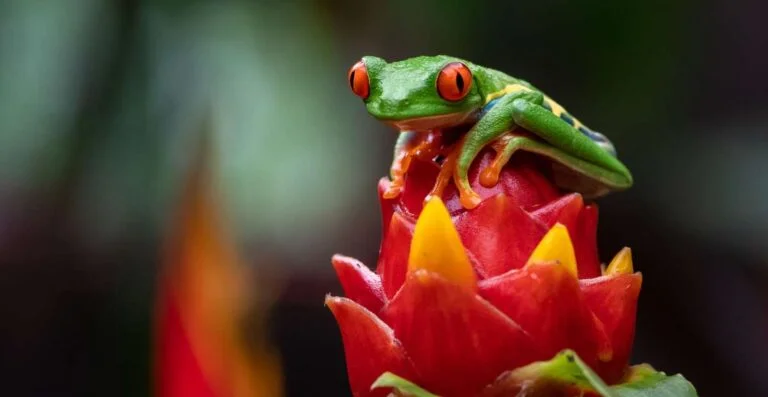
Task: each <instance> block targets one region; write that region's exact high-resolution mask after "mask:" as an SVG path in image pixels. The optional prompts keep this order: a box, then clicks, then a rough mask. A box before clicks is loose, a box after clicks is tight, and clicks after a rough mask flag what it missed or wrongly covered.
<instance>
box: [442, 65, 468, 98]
mask: <svg viewBox="0 0 768 397" xmlns="http://www.w3.org/2000/svg"><path fill="white" fill-rule="evenodd" d="M470 88H472V72H470V71H469V68H468V67H467V65H465V64H463V63H461V62H453V63H449V64H448V65H445V67H444V68H443V70H441V71H440V74H438V75H437V93H438V94H440V96H441V97H442V98H443V99H445V100H446V101H451V102H455V101H458V100H460V99H462V98H464V97H465V96H467V93H469V89H470Z"/></svg>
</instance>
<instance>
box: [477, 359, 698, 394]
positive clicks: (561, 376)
mask: <svg viewBox="0 0 768 397" xmlns="http://www.w3.org/2000/svg"><path fill="white" fill-rule="evenodd" d="M553 383H555V384H562V385H567V386H570V387H576V388H578V389H582V390H589V391H594V392H596V393H598V394H600V395H601V396H603V397H697V396H698V395H697V394H696V389H695V388H694V387H693V385H692V384H691V383H690V382H688V381H687V380H686V379H685V378H683V376H682V375H674V376H668V375H667V374H665V373H663V372H658V371H656V370H655V369H653V368H652V367H651V366H649V365H638V366H634V367H632V369H631V372H630V374H629V376H628V377H627V380H626V382H624V383H622V384H619V385H615V386H610V387H609V386H608V385H606V384H605V382H603V380H602V379H600V377H599V376H598V375H597V374H596V373H595V372H594V371H592V369H591V368H589V366H588V365H587V364H586V363H584V361H582V360H581V359H580V358H579V356H578V355H577V354H576V353H575V352H573V351H571V350H564V351H562V352H560V353H559V354H558V355H557V356H555V357H554V358H553V359H552V360H549V361H540V362H536V363H533V364H529V365H527V366H525V367H521V368H518V369H516V370H514V371H511V372H508V373H507V374H505V375H502V377H501V378H500V379H499V380H498V381H497V382H496V383H495V384H494V386H492V388H493V387H496V388H499V390H519V389H520V388H521V385H525V384H528V385H531V384H549V385H551V384H553ZM529 387H530V386H529ZM534 387H535V386H534Z"/></svg>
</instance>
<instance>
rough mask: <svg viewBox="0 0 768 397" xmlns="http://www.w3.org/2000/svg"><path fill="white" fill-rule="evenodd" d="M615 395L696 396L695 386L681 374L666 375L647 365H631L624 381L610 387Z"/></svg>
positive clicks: (646, 396)
mask: <svg viewBox="0 0 768 397" xmlns="http://www.w3.org/2000/svg"><path fill="white" fill-rule="evenodd" d="M611 390H612V392H613V395H614V396H616V397H650V396H653V397H696V396H698V394H697V393H696V388H694V387H693V385H692V384H691V382H688V381H687V380H686V379H685V378H684V377H683V376H682V375H680V374H677V375H672V376H668V375H666V374H665V373H663V372H657V371H656V370H654V369H653V368H651V367H650V366H648V365H636V366H634V367H632V373H631V375H630V377H629V379H628V381H627V382H626V383H623V384H620V385H616V386H613V387H612V388H611Z"/></svg>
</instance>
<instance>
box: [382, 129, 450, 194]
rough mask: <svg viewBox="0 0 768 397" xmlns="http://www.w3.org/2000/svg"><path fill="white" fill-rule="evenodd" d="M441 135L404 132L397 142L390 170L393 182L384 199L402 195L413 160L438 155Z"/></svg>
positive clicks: (426, 158) (427, 158) (385, 192)
mask: <svg viewBox="0 0 768 397" xmlns="http://www.w3.org/2000/svg"><path fill="white" fill-rule="evenodd" d="M441 143H442V141H441V137H440V135H439V134H435V133H432V132H415V131H402V132H400V135H399V136H398V137H397V142H395V150H394V158H393V160H392V166H391V167H390V169H389V174H390V178H391V182H390V184H389V187H388V188H387V190H385V191H384V193H383V196H384V198H388V199H391V198H395V197H397V196H399V195H400V193H401V192H402V190H403V187H404V186H405V176H406V174H407V173H408V168H410V166H411V162H412V161H413V158H414V157H416V158H420V159H423V160H429V159H432V158H433V157H435V156H436V155H437V152H438V151H439V148H440V145H441Z"/></svg>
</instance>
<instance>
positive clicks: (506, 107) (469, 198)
mask: <svg viewBox="0 0 768 397" xmlns="http://www.w3.org/2000/svg"><path fill="white" fill-rule="evenodd" d="M518 99H523V100H526V101H530V102H532V103H536V104H541V103H542V102H543V101H544V96H543V95H542V94H541V93H540V92H536V91H523V92H515V93H510V94H507V95H505V96H503V97H501V98H500V99H499V100H498V102H497V103H496V104H495V105H494V106H493V107H492V108H491V109H490V110H488V112H487V113H486V114H485V115H484V116H483V118H481V119H480V120H479V121H478V122H477V123H476V124H475V126H474V127H472V129H471V130H469V132H467V135H466V137H465V138H464V141H463V143H462V145H461V147H460V148H459V150H461V152H460V154H459V158H458V159H457V161H456V167H455V169H454V174H453V180H454V183H455V184H456V188H457V189H458V191H459V197H460V201H461V204H462V205H463V206H464V207H465V208H467V209H472V208H475V207H476V206H477V205H478V204H480V201H481V199H480V196H479V195H478V194H477V193H475V192H474V190H472V186H471V185H470V184H469V177H468V173H469V167H470V166H471V165H472V162H473V161H474V160H475V158H476V157H477V155H478V154H479V153H480V151H481V150H483V148H484V147H486V146H487V145H488V144H490V143H491V142H493V141H494V140H495V139H496V138H498V137H499V136H501V135H502V134H504V133H505V132H507V131H510V130H512V129H513V128H514V127H515V121H514V118H513V106H512V103H513V102H514V101H515V100H518Z"/></svg>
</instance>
